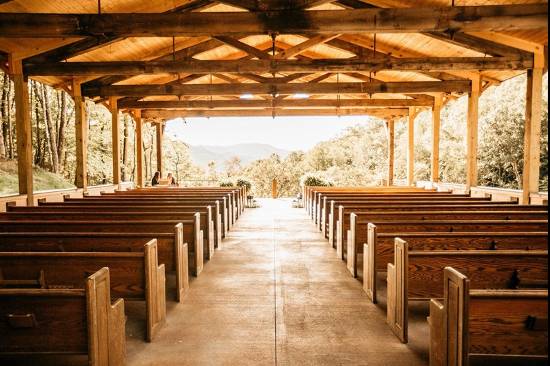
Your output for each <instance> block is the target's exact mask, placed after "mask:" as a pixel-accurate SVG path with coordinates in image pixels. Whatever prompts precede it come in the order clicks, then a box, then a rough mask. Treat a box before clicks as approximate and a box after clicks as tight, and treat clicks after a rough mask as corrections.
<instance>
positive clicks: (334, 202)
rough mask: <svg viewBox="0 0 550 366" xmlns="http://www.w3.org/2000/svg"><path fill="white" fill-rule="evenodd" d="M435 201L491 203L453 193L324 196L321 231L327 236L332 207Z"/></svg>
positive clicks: (321, 209)
mask: <svg viewBox="0 0 550 366" xmlns="http://www.w3.org/2000/svg"><path fill="white" fill-rule="evenodd" d="M409 200H413V201H434V200H439V201H441V200H459V201H465V200H466V201H470V202H471V201H479V202H488V201H490V200H489V199H487V198H471V197H470V196H469V195H466V194H451V193H444V194H433V193H425V194H414V195H412V194H408V195H405V194H400V195H384V196H381V195H376V196H365V195H361V196H338V195H324V196H323V198H322V201H321V208H320V219H319V221H320V225H321V230H322V231H323V234H324V235H325V236H326V235H327V231H328V230H327V226H328V222H329V215H330V214H331V211H334V210H333V209H332V207H339V206H341V205H342V206H349V205H352V206H353V205H356V204H365V203H370V202H372V203H374V202H378V201H384V202H398V203H399V202H402V201H409Z"/></svg>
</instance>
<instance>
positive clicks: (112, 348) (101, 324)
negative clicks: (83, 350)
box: [86, 268, 126, 366]
mask: <svg viewBox="0 0 550 366" xmlns="http://www.w3.org/2000/svg"><path fill="white" fill-rule="evenodd" d="M86 303H87V315H88V316H87V318H88V348H89V358H90V365H94V366H103V365H109V366H115V365H124V364H125V359H126V338H125V337H126V335H125V322H126V318H125V316H124V300H123V299H119V300H117V301H116V302H115V304H114V305H111V290H110V277H109V269H108V268H102V269H100V270H99V271H98V272H96V273H94V274H93V275H91V276H90V277H89V278H88V279H87V280H86Z"/></svg>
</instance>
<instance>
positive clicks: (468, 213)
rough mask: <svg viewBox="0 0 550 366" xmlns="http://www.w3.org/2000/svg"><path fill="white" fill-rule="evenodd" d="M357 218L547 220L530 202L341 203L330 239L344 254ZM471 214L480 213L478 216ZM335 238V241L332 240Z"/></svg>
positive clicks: (543, 209)
mask: <svg viewBox="0 0 550 366" xmlns="http://www.w3.org/2000/svg"><path fill="white" fill-rule="evenodd" d="M352 214H355V218H356V220H358V221H390V220H468V219H470V220H471V219H477V220H547V219H548V211H547V210H546V207H544V206H538V207H537V206H529V205H492V204H487V205H457V206H454V205H450V206H426V205H424V206H415V205H406V206H387V205H386V206H385V207H375V206H371V207H370V209H368V210H367V209H361V210H359V209H357V208H352V207H350V208H345V207H343V206H340V208H339V212H338V218H337V220H336V222H335V223H334V224H333V226H331V228H329V243H331V244H332V246H333V247H335V248H336V249H337V255H340V256H341V258H342V259H344V258H343V257H342V256H343V250H344V249H345V248H343V243H344V242H345V238H344V235H345V234H347V232H348V230H350V227H351V217H352V216H351V215H352ZM472 214H475V215H478V217H477V218H474V217H472ZM330 239H332V241H331V240H330Z"/></svg>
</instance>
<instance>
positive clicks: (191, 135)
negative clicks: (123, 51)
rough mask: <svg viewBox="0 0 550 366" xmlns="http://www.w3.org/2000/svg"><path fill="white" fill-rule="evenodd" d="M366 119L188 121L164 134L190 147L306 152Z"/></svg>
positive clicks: (170, 126)
mask: <svg viewBox="0 0 550 366" xmlns="http://www.w3.org/2000/svg"><path fill="white" fill-rule="evenodd" d="M367 120H368V117H357V116H351V117H349V116H346V117H340V118H338V117H277V118H275V119H273V118H270V117H254V118H237V117H236V118H210V119H206V118H189V119H186V121H187V123H184V121H183V120H182V119H176V120H173V121H169V122H168V123H167V127H166V132H165V133H166V134H167V135H170V136H176V137H177V138H178V139H180V140H183V141H185V142H186V143H188V144H191V145H222V146H224V145H233V144H241V143H262V144H270V145H273V146H275V147H278V148H281V149H286V150H307V149H310V148H312V147H313V146H315V144H317V143H318V142H321V141H324V140H328V139H330V138H332V137H334V136H336V135H338V134H339V133H341V132H342V131H343V130H344V129H346V128H348V127H352V126H355V125H357V124H361V123H368V122H367Z"/></svg>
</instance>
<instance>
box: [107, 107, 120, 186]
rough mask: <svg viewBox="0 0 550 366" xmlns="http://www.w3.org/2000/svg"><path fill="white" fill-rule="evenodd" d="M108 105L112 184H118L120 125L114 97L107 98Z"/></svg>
mask: <svg viewBox="0 0 550 366" xmlns="http://www.w3.org/2000/svg"><path fill="white" fill-rule="evenodd" d="M109 107H110V110H111V120H112V125H111V128H112V138H111V141H112V145H113V184H115V185H119V184H120V183H121V182H120V125H119V115H118V105H117V99H116V98H114V97H113V98H109Z"/></svg>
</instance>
